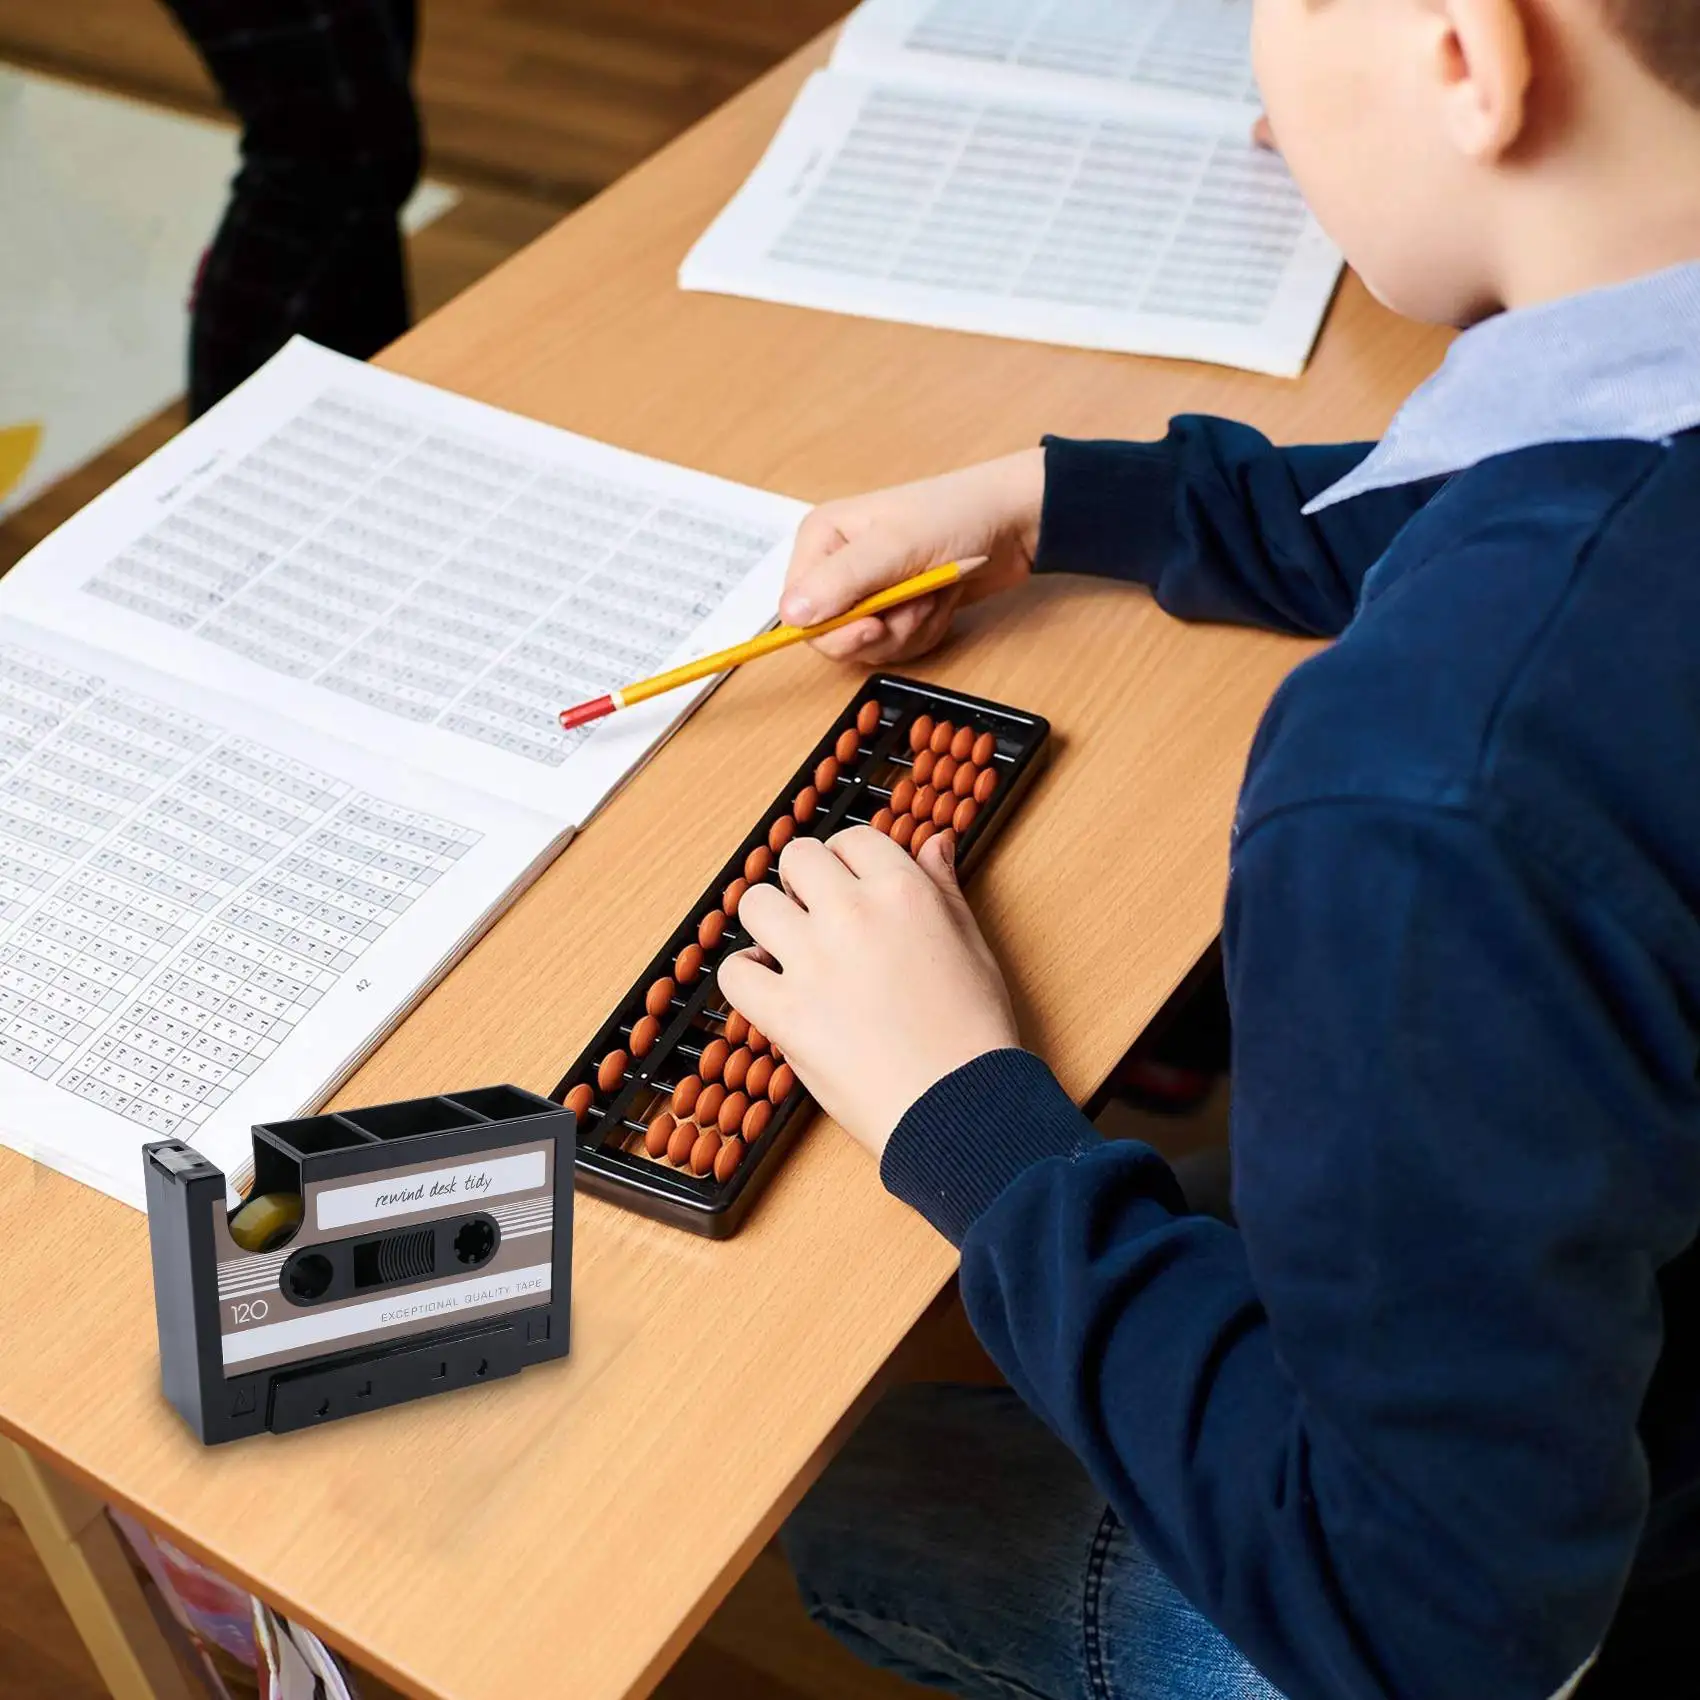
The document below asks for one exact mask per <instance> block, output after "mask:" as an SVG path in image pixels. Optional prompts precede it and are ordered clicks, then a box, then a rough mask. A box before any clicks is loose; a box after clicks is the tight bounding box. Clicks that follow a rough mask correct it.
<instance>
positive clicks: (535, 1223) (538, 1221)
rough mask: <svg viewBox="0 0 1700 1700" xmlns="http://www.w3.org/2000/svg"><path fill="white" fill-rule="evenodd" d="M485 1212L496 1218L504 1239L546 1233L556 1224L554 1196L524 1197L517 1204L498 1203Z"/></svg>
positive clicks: (516, 1238) (517, 1238)
mask: <svg viewBox="0 0 1700 1700" xmlns="http://www.w3.org/2000/svg"><path fill="white" fill-rule="evenodd" d="M484 1214H485V1215H487V1216H494V1217H495V1218H496V1226H497V1227H498V1228H500V1229H501V1230H502V1238H503V1239H504V1240H520V1239H524V1238H526V1236H527V1235H529V1234H546V1233H548V1232H549V1230H550V1229H551V1228H553V1227H554V1226H555V1200H554V1198H553V1197H552V1196H551V1197H544V1198H529V1199H522V1200H521V1201H520V1202H519V1203H517V1204H498V1205H496V1206H495V1208H494V1209H491V1210H487V1211H485V1212H484Z"/></svg>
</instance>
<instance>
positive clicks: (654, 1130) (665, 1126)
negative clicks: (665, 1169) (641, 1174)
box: [643, 1110, 679, 1157]
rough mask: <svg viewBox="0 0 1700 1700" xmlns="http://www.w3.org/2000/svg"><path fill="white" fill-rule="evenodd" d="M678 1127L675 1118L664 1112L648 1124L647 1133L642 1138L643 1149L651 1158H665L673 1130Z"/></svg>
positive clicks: (671, 1140)
mask: <svg viewBox="0 0 1700 1700" xmlns="http://www.w3.org/2000/svg"><path fill="white" fill-rule="evenodd" d="M678 1125H679V1118H678V1117H677V1116H670V1115H669V1114H668V1113H667V1112H666V1111H665V1110H663V1111H662V1112H661V1114H660V1115H658V1116H657V1117H656V1118H655V1120H654V1121H652V1122H651V1123H650V1124H649V1131H648V1132H647V1133H646V1134H645V1135H644V1136H643V1148H644V1150H645V1151H647V1152H648V1153H649V1155H650V1156H651V1157H665V1156H666V1155H667V1147H668V1146H669V1145H671V1144H672V1143H673V1133H674V1130H675V1129H676V1128H677V1127H678Z"/></svg>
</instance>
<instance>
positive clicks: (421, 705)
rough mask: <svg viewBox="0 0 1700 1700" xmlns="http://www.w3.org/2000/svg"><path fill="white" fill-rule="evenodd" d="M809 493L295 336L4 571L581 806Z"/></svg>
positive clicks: (647, 745) (11, 600)
mask: <svg viewBox="0 0 1700 1700" xmlns="http://www.w3.org/2000/svg"><path fill="white" fill-rule="evenodd" d="M803 511H804V509H803V506H802V504H800V503H796V502H791V501H788V500H786V499H785V498H783V497H779V496H771V495H767V494H765V493H763V492H760V491H755V490H749V489H745V488H743V487H742V486H739V485H735V484H729V483H726V482H725V481H723V480H720V479H716V478H710V477H707V476H706V475H704V474H700V473H695V472H689V471H685V470H683V469H681V468H677V467H671V466H667V465H665V464H663V463H660V462H656V461H650V460H646V459H644V458H643V457H641V456H637V455H630V454H625V453H622V452H621V451H619V450H617V449H611V448H608V447H606V446H604V445H602V444H599V443H595V442H591V441H589V440H587V439H585V438H581V437H575V436H572V435H570V434H569V433H567V432H563V431H557V430H553V429H551V428H549V427H547V426H542V425H538V424H535V423H533V422H531V421H529V420H524V419H519V418H516V417H514V416H513V415H510V414H506V413H502V412H500V411H499V410H497V409H493V408H488V407H483V406H480V405H479V404H477V403H474V402H470V401H466V400H464V399H463V398H460V397H457V396H452V395H449V394H446V393H445V392H442V391H439V390H434V389H431V388H429V387H427V386H425V385H422V384H417V383H414V382H412V381H410V380H408V379H404V378H399V377H396V376H395V375H393V374H390V373H386V372H383V371H380V370H378V369H376V368H374V367H369V366H365V365H362V364H361V363H359V362H357V361H352V360H346V359H344V358H343V357H341V356H339V355H335V354H331V353H328V352H327V351H325V350H323V349H320V348H317V347H315V346H313V345H312V344H310V343H305V342H300V341H297V342H295V343H292V344H291V345H290V346H289V347H288V348H287V349H286V350H285V351H284V352H283V353H282V354H280V355H279V356H278V357H277V358H276V359H275V360H273V361H272V362H271V363H270V364H269V365H268V366H267V367H266V368H265V369H264V370H263V371H262V372H261V373H259V374H258V375H257V376H256V377H255V378H254V379H252V380H250V382H249V383H248V384H246V385H244V386H243V387H242V388H241V389H240V390H238V391H237V392H236V394H234V395H233V396H232V397H230V398H229V400H227V401H226V402H224V403H223V404H222V405H221V406H219V407H218V408H216V409H214V410H213V411H212V412H211V413H209V414H208V415H207V416H206V417H205V418H204V419H202V420H200V421H198V422H197V423H196V424H194V425H193V426H191V427H190V428H189V429H188V430H187V431H185V432H184V433H183V434H182V435H181V436H179V437H178V438H176V439H175V440H174V441H173V442H172V443H170V444H168V445H167V447H166V448H165V449H164V450H162V451H161V452H160V453H159V454H157V455H155V456H154V457H153V458H151V459H150V460H149V461H148V462H146V463H145V464H144V465H143V466H141V467H140V468H138V469H137V470H136V471H135V472H133V473H131V474H130V475H129V476H128V477H127V478H125V479H124V480H123V481H122V482H121V483H119V484H118V485H116V486H115V487H114V488H113V489H112V490H110V491H108V492H107V493H106V494H105V495H104V496H102V497H101V498H99V499H98V500H97V501H96V502H94V503H92V504H91V505H90V506H89V507H88V508H86V509H84V510H83V512H82V513H81V514H79V515H78V516H77V517H76V518H75V519H73V520H72V521H71V522H70V523H69V524H67V525H65V526H63V527H62V528H61V529H60V530H59V531H58V532H56V533H55V534H54V535H53V536H52V537H51V538H49V539H48V540H47V541H46V542H45V543H43V544H42V545H41V546H40V547H39V548H37V549H36V550H34V551H33V552H32V553H31V554H30V556H29V557H28V558H27V559H26V560H25V561H24V562H22V563H20V565H19V566H18V567H16V568H15V569H14V570H13V572H12V573H11V574H10V575H9V576H8V578H7V581H6V585H5V591H4V601H3V604H0V605H3V606H4V607H6V608H7V609H9V610H10V611H12V612H15V613H17V614H19V615H21V616H23V617H26V618H28V619H31V620H33V621H35V622H37V623H38V624H41V625H44V626H50V627H54V628H56V629H59V630H62V631H66V632H73V633H76V634H78V635H80V636H82V637H85V638H87V639H89V640H90V641H92V642H94V643H96V644H98V645H100V646H102V647H104V648H111V649H113V650H116V651H118V652H119V653H122V654H146V655H149V656H150V657H151V658H153V659H155V660H156V661H157V663H158V664H159V665H160V666H161V667H162V668H163V669H165V670H167V671H169V672H172V673H176V674H181V675H183V676H187V677H193V678H196V679H199V680H201V681H203V682H205V683H206V684H208V685H209V686H211V687H213V688H214V689H218V690H224V691H228V692H231V693H232V694H235V695H239V696H242V697H244V698H246V699H248V700H251V701H253V702H255V703H258V704H260V705H263V706H265V707H267V708H269V709H270V710H271V711H272V712H274V713H276V714H279V715H284V716H287V717H289V718H291V719H293V720H296V721H298V722H300V723H302V724H304V725H308V726H316V727H318V728H320V729H322V730H323V731H325V732H328V733H330V734H332V735H335V736H339V737H345V738H348V739H351V740H352V741H354V742H357V743H361V744H364V745H365V746H367V747H368V748H370V749H374V750H383V751H385V752H387V753H388V754H390V755H392V756H394V757H395V758H396V759H399V760H401V761H404V762H408V763H411V764H413V765H415V766H418V767H421V768H425V769H428V770H430V771H434V772H436V773H439V774H442V775H443V776H444V777H446V778H449V779H451V780H454V781H456V782H457V783H460V784H463V785H466V786H469V787H475V788H478V789H481V790H487V791H492V792H495V793H496V794H498V795H501V796H504V797H507V798H508V799H510V800H511V801H514V802H517V803H520V804H525V805H532V806H535V807H537V808H539V809H541V810H543V811H545V812H547V813H549V814H552V815H555V816H557V817H559V818H560V819H561V820H563V821H565V822H568V823H581V822H583V821H584V820H585V819H586V818H588V816H589V815H590V814H591V813H592V812H593V811H594V809H595V808H596V807H597V805H598V804H599V803H600V802H601V801H602V800H603V798H604V797H606V796H607V795H608V793H609V792H610V791H611V790H612V789H614V787H615V786H617V785H618V784H619V783H620V782H621V781H622V780H623V779H624V778H625V777H626V776H627V775H628V774H629V773H630V772H631V771H632V770H633V769H634V768H635V767H636V766H637V765H638V764H640V763H641V761H642V760H643V759H644V758H645V756H646V755H647V754H648V752H649V750H650V749H651V748H652V747H653V745H654V743H655V742H656V741H657V739H658V738H659V737H661V736H662V735H663V734H664V733H665V732H666V731H667V729H668V728H669V727H670V726H671V725H672V724H673V723H674V722H675V721H676V720H677V719H678V718H679V717H680V716H681V715H682V714H683V713H685V712H686V711H687V710H688V709H689V708H690V706H691V705H692V703H694V702H695V701H697V700H698V699H700V697H701V696H702V694H703V691H704V689H706V688H709V687H706V686H705V687H699V688H697V689H695V690H687V691H681V692H675V693H672V694H671V695H669V696H667V697H663V698H659V699H657V700H656V701H655V702H653V703H650V704H647V705H645V706H644V707H642V708H639V709H635V710H632V711H630V712H628V713H626V714H623V715H620V716H618V717H616V718H615V719H614V720H612V721H608V722H605V723H603V724H602V725H601V726H598V727H594V728H589V729H584V730H581V731H579V732H575V733H570V734H569V733H562V732H561V731H560V729H559V727H558V725H557V724H556V718H555V717H556V715H557V714H558V713H559V711H560V710H561V709H562V708H565V707H568V706H570V705H571V704H573V703H575V702H579V701H582V700H585V699H586V698H589V697H593V696H598V695H600V694H601V693H602V692H603V691H605V690H607V689H608V688H609V687H610V686H613V685H620V684H627V683H630V682H631V681H633V680H635V679H639V678H643V677H645V676H647V675H649V674H651V673H655V672H659V671H661V670H662V669H663V668H665V667H668V666H671V665H675V664H677V663H678V662H681V661H684V660H688V659H690V658H692V657H694V656H697V655H701V654H704V653H706V652H708V651H711V650H713V649H716V648H720V647H723V646H725V645H727V644H731V643H735V642H738V641H740V640H742V639H744V638H747V637H751V636H754V635H755V634H756V633H757V632H759V631H761V630H763V629H764V628H765V627H766V626H767V625H768V624H769V623H770V622H771V621H772V619H773V617H774V610H775V607H776V605H777V602H778V596H779V590H780V586H781V584H782V582H783V577H784V569H785V563H786V559H787V556H788V552H789V546H790V541H791V536H792V533H793V532H794V530H795V526H796V522H797V520H798V519H799V518H800V517H801V515H802V513H803Z"/></svg>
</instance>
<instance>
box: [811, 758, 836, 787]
mask: <svg viewBox="0 0 1700 1700" xmlns="http://www.w3.org/2000/svg"><path fill="white" fill-rule="evenodd" d="M837 783H838V757H837V756H822V757H821V758H820V760H819V761H818V762H817V763H816V764H815V789H816V790H817V791H819V792H820V793H821V794H822V795H823V796H824V795H825V794H826V793H827V792H828V791H830V790H831V789H832V788H833V786H835V785H836V784H837Z"/></svg>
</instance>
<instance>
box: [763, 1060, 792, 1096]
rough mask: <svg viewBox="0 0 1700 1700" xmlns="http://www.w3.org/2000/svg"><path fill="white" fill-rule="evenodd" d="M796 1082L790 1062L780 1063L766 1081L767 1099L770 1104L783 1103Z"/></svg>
mask: <svg viewBox="0 0 1700 1700" xmlns="http://www.w3.org/2000/svg"><path fill="white" fill-rule="evenodd" d="M796 1084H797V1076H796V1075H795V1074H794V1073H792V1071H791V1065H790V1063H781V1064H780V1065H779V1067H778V1068H776V1069H775V1070H774V1071H773V1078H772V1079H771V1080H770V1081H768V1083H767V1101H768V1102H769V1103H770V1104H783V1103H784V1102H785V1099H786V1097H787V1096H788V1095H789V1094H790V1091H791V1088H792V1087H793V1086H795V1085H796Z"/></svg>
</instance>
